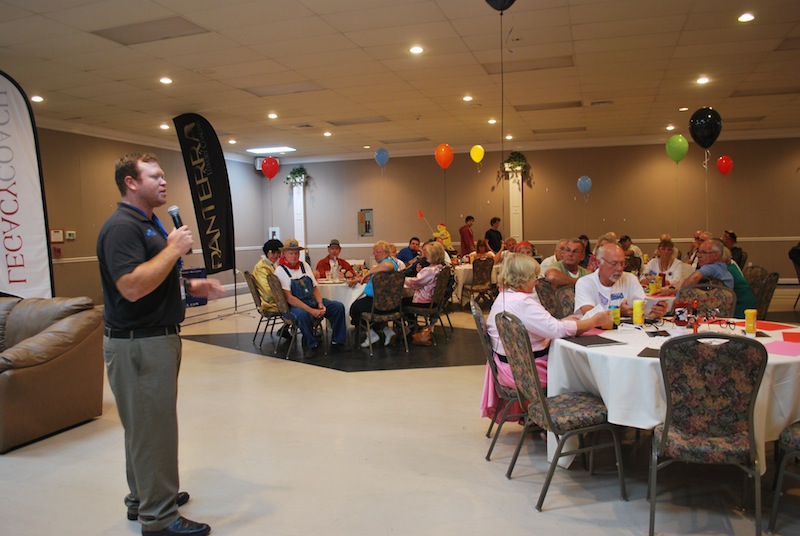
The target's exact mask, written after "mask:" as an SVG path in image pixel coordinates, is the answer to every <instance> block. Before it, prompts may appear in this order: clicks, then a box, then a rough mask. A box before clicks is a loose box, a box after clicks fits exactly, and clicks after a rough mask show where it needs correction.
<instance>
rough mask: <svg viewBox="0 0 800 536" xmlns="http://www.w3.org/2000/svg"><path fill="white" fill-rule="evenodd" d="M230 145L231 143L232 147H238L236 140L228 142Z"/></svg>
mask: <svg viewBox="0 0 800 536" xmlns="http://www.w3.org/2000/svg"><path fill="white" fill-rule="evenodd" d="M228 143H230V144H231V145H236V140H228Z"/></svg>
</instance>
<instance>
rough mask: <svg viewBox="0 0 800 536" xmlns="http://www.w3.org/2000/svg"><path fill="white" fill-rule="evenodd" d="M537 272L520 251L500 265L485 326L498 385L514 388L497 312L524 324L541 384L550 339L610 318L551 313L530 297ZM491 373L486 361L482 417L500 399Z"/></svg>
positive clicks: (536, 265) (605, 313) (603, 314)
mask: <svg viewBox="0 0 800 536" xmlns="http://www.w3.org/2000/svg"><path fill="white" fill-rule="evenodd" d="M540 271H541V269H540V267H539V263H538V262H536V259H534V258H532V257H528V256H527V255H521V254H519V253H509V254H507V255H506V259H505V260H504V261H503V268H502V269H501V270H500V275H499V276H498V280H497V286H498V288H501V289H502V290H501V291H500V294H499V295H498V296H497V299H495V301H494V303H493V304H492V310H491V311H490V312H489V318H488V321H487V326H488V331H489V337H490V338H491V340H492V349H493V350H494V362H495V363H496V364H497V379H498V381H499V382H500V384H501V385H505V386H506V387H512V388H516V387H515V384H514V375H513V374H512V372H511V365H509V364H508V359H507V358H506V355H505V349H504V348H503V343H502V341H501V340H500V335H499V334H498V332H497V325H496V324H495V316H497V314H498V313H501V312H504V311H506V312H509V313H512V314H513V315H515V316H517V317H518V318H519V319H520V320H522V323H523V324H525V327H526V328H527V330H528V336H529V337H530V339H531V350H533V356H534V359H535V361H536V363H535V364H536V370H537V372H538V374H539V380H540V381H541V382H542V387H546V386H547V351H548V349H549V347H550V341H551V339H555V338H561V337H572V336H575V335H580V334H581V333H583V332H584V331H587V330H589V329H591V328H594V327H600V326H603V325H608V324H609V323H610V320H611V317H610V316H609V312H608V311H602V312H600V313H597V314H595V315H593V316H591V317H585V318H582V319H580V320H579V319H578V318H577V317H575V316H568V317H566V318H563V319H561V320H559V319H558V318H555V317H554V316H552V315H551V314H550V313H549V312H547V309H545V308H544V307H543V306H542V304H541V303H539V302H538V301H536V300H535V299H534V297H533V289H534V288H535V287H536V280H537V278H538V277H539V272H540ZM491 374H492V372H491V369H490V368H489V364H488V363H487V364H486V378H485V380H484V385H483V397H482V399H481V416H483V417H491V416H492V415H494V408H495V407H496V406H497V404H498V403H499V401H500V400H499V397H498V396H497V393H496V392H495V390H494V382H493V380H492V375H491Z"/></svg>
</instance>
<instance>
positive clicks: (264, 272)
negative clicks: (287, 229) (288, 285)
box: [253, 238, 283, 312]
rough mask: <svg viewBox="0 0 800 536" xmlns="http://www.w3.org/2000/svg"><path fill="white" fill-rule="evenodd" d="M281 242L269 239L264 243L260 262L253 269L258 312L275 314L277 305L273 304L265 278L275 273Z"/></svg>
mask: <svg viewBox="0 0 800 536" xmlns="http://www.w3.org/2000/svg"><path fill="white" fill-rule="evenodd" d="M282 247H283V242H281V241H280V240H277V239H275V238H271V239H269V240H267V241H266V242H265V243H264V247H263V250H264V254H263V255H261V260H260V261H258V262H257V263H256V266H255V268H253V279H255V281H256V287H257V288H258V294H259V295H260V296H261V307H259V309H260V310H262V311H264V312H267V311H270V312H277V310H278V304H277V303H275V297H274V296H273V295H272V290H270V288H269V282H268V281H267V276H268V275H270V274H274V273H275V267H276V266H277V265H278V259H280V257H281V248H282Z"/></svg>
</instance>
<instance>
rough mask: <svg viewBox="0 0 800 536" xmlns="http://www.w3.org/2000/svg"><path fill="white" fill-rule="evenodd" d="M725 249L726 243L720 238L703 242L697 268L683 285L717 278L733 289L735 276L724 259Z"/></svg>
mask: <svg viewBox="0 0 800 536" xmlns="http://www.w3.org/2000/svg"><path fill="white" fill-rule="evenodd" d="M724 251H725V245H724V244H723V243H722V240H720V239H718V238H712V239H709V240H706V241H704V242H702V243H701V244H700V247H699V248H698V250H697V270H695V271H694V272H692V273H691V274H689V276H688V277H687V278H686V279H684V280H683V283H681V286H682V287H688V286H689V285H697V284H698V283H700V281H702V280H703V279H717V280H719V281H721V282H722V284H723V285H725V286H726V287H728V288H730V289H732V288H733V276H732V275H731V273H730V272H729V271H728V266H727V265H726V264H725V263H724V262H723V261H722V254H723V252H724Z"/></svg>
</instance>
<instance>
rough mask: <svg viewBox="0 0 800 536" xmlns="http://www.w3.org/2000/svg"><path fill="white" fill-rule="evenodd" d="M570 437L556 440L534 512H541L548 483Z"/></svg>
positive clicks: (565, 436) (567, 435)
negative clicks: (554, 449) (556, 444)
mask: <svg viewBox="0 0 800 536" xmlns="http://www.w3.org/2000/svg"><path fill="white" fill-rule="evenodd" d="M571 435H572V434H564V435H562V436H561V437H559V438H558V446H557V447H556V451H555V453H554V454H553V461H552V462H550V468H549V469H548V470H547V476H546V477H545V479H544V484H542V491H541V493H539V500H538V501H537V502H536V510H538V511H539V512H541V511H542V504H544V498H545V497H546V496H547V490H548V488H550V482H551V481H552V480H553V475H554V474H555V472H556V467H557V466H558V459H559V458H561V451H562V450H563V449H564V443H566V440H567V438H569V437H570V436H571ZM556 437H558V436H556Z"/></svg>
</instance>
